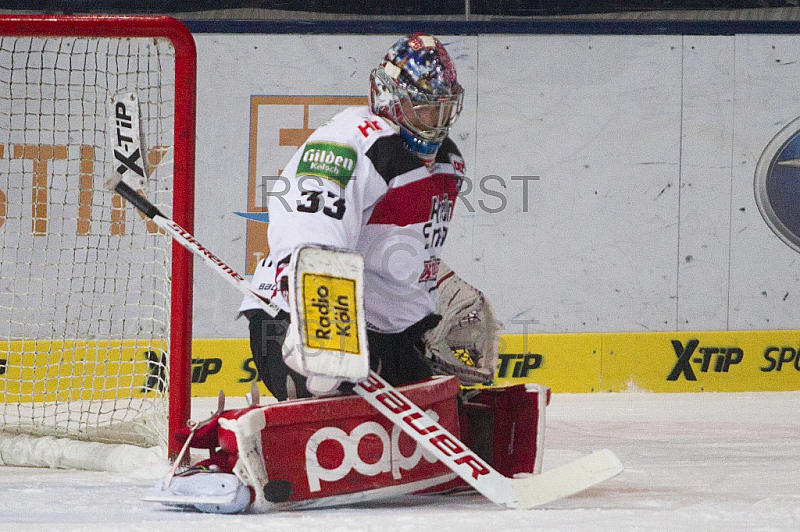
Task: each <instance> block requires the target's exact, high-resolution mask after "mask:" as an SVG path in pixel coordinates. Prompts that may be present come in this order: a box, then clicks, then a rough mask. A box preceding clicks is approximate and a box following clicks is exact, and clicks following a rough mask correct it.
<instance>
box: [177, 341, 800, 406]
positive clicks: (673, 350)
mask: <svg viewBox="0 0 800 532" xmlns="http://www.w3.org/2000/svg"><path fill="white" fill-rule="evenodd" d="M798 352H800V331H798V330H789V331H707V332H677V333H670V332H658V333H587V334H530V335H527V337H525V336H523V335H502V336H501V338H500V356H499V361H498V369H497V379H496V381H497V382H498V383H500V384H518V383H526V382H532V383H538V384H543V385H545V386H550V387H551V388H552V389H553V391H554V392H561V393H586V392H599V391H605V392H608V391H612V392H618V391H638V390H642V391H650V392H700V391H716V392H735V391H783V390H800V360H798ZM256 376H257V372H256V369H255V364H254V363H253V360H252V356H251V354H250V347H249V342H248V340H246V339H224V340H213V339H205V340H195V341H194V343H193V355H192V381H193V384H192V395H193V396H199V397H205V396H209V397H210V396H215V395H216V394H217V393H218V392H219V390H225V393H226V394H227V395H229V396H239V395H244V394H245V393H247V392H248V391H249V390H250V384H251V382H252V381H253V380H255V379H256ZM259 386H260V388H261V391H262V393H267V392H266V389H265V388H264V387H263V385H261V384H259Z"/></svg>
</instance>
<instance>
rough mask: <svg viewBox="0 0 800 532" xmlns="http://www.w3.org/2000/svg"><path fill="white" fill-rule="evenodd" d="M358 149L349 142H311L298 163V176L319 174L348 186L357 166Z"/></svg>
mask: <svg viewBox="0 0 800 532" xmlns="http://www.w3.org/2000/svg"><path fill="white" fill-rule="evenodd" d="M356 158H357V156H356V151H355V150H354V149H353V148H352V147H350V146H348V145H347V144H337V143H335V142H309V143H308V144H306V147H305V148H304V149H303V155H302V156H301V157H300V162H299V163H298V165H297V175H298V176H317V177H321V178H324V179H329V180H331V181H333V182H335V183H338V184H339V185H340V186H342V187H343V188H344V187H346V186H347V183H348V182H349V181H350V178H351V177H353V172H354V171H355V168H356Z"/></svg>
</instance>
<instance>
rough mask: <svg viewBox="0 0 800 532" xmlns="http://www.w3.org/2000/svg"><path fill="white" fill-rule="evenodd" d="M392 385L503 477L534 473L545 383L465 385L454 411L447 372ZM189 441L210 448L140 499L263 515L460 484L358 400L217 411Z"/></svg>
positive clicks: (454, 390) (454, 384)
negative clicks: (469, 387) (204, 456)
mask: <svg viewBox="0 0 800 532" xmlns="http://www.w3.org/2000/svg"><path fill="white" fill-rule="evenodd" d="M399 390H400V391H401V392H402V393H403V395H405V396H406V397H408V398H409V399H410V400H411V401H413V402H414V403H416V404H417V405H419V406H420V407H421V408H422V409H423V410H425V411H426V412H427V413H429V414H430V415H431V416H432V417H433V418H434V419H438V422H439V423H440V424H441V425H442V426H443V427H445V428H446V429H448V430H449V431H450V432H452V433H453V435H454V436H456V437H458V438H460V439H461V440H462V441H463V442H464V443H466V444H467V445H469V446H470V447H471V448H472V449H473V450H474V451H475V452H476V453H477V454H478V455H479V456H481V458H483V459H484V460H486V461H487V462H488V463H489V464H491V465H493V466H494V467H495V468H496V469H498V471H499V472H501V473H503V474H504V475H506V476H513V475H515V474H518V473H535V472H538V467H539V463H540V460H541V449H542V442H543V436H544V432H543V431H544V408H545V405H546V404H547V402H548V400H549V390H548V389H546V388H543V387H540V386H533V387H531V386H528V387H527V388H526V386H525V385H518V386H511V387H507V388H485V389H477V390H471V391H469V392H468V393H467V394H466V395H465V397H467V400H466V401H464V402H463V403H462V405H461V408H459V404H458V403H459V399H458V396H459V390H460V387H459V384H458V381H457V379H455V378H454V377H434V378H432V379H429V380H426V381H423V382H420V383H416V384H411V385H407V386H403V387H401V388H399ZM417 428H418V430H422V431H424V430H425V427H423V426H419V427H417ZM189 434H190V431H189V430H188V429H187V430H186V431H185V432H184V433H182V434H181V435H180V436H179V437H180V438H182V439H184V440H185V439H186V438H187V437H188V436H189ZM446 444H447V443H446V442H444V441H443V442H440V445H446ZM189 447H191V448H195V449H205V450H208V452H209V456H208V458H207V459H204V460H203V461H201V462H199V463H197V464H196V465H195V466H194V467H192V468H191V469H189V470H187V471H185V472H184V473H181V474H178V475H177V476H176V477H174V478H172V479H171V481H169V483H168V484H169V485H166V484H167V482H166V481H162V482H161V483H159V485H158V486H157V487H156V488H155V490H154V492H153V493H152V494H151V495H150V496H149V497H146V499H145V500H150V501H154V502H161V503H163V504H167V505H171V506H179V507H192V508H197V509H200V510H201V511H206V512H218V513H235V512H242V511H245V510H248V509H249V510H251V511H256V512H266V511H271V510H285V509H301V508H312V507H323V506H333V505H340V504H349V503H355V502H363V501H369V500H377V499H383V498H389V497H394V496H398V495H403V494H408V493H415V492H440V491H445V490H450V489H453V488H457V487H460V486H465V484H464V482H463V481H462V480H461V479H459V478H458V477H456V475H455V474H454V473H453V472H452V471H451V470H450V469H449V468H448V467H447V466H445V465H444V464H442V463H441V462H439V461H437V460H436V459H435V458H433V457H432V456H430V455H429V454H428V453H427V452H425V451H424V450H423V449H422V447H420V446H419V445H418V444H417V443H416V442H415V441H414V440H412V439H411V438H410V437H409V436H407V435H406V434H404V433H403V432H402V431H401V430H400V429H399V428H398V427H397V426H396V425H393V424H392V423H391V422H390V421H388V420H387V419H386V418H385V417H384V416H382V415H380V414H379V413H378V412H376V411H375V410H374V409H373V408H372V407H371V406H369V405H368V404H367V403H366V402H364V401H363V400H362V399H361V398H360V397H357V396H342V397H333V398H314V399H306V400H298V401H288V402H283V403H277V404H272V405H268V406H251V407H249V408H246V409H242V410H228V411H224V412H222V413H219V414H216V415H214V416H213V417H212V419H211V420H209V421H208V422H207V423H204V424H203V425H202V428H201V429H199V430H196V431H195V432H194V433H193V437H192V439H191V441H190V442H189Z"/></svg>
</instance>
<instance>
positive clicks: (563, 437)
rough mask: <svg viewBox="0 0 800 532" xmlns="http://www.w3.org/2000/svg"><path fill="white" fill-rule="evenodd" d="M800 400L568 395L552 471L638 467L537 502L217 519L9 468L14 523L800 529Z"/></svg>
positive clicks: (469, 500)
mask: <svg viewBox="0 0 800 532" xmlns="http://www.w3.org/2000/svg"><path fill="white" fill-rule="evenodd" d="M798 405H800V392H783V393H738V394H729V393H700V394H649V393H620V394H591V395H570V394H554V395H553V400H552V403H551V405H550V407H549V408H548V410H547V415H548V418H547V435H546V438H545V455H544V467H543V468H544V469H545V470H547V469H550V468H552V467H555V466H557V465H560V464H561V463H564V462H566V461H569V460H571V459H574V458H577V457H578V456H580V455H583V454H587V453H589V452H591V451H593V450H595V449H600V448H604V447H607V448H609V449H611V450H613V451H614V452H615V453H616V454H617V456H619V458H620V460H622V463H623V464H624V465H625V467H626V470H625V471H624V472H623V473H622V474H621V475H619V476H618V477H616V478H614V479H611V480H609V481H608V482H606V483H604V484H602V485H600V486H598V487H596V488H593V489H591V490H589V491H586V492H584V493H582V494H579V495H576V496H573V497H571V498H568V499H564V500H561V501H558V502H555V503H551V504H549V505H547V506H546V507H545V508H541V509H536V510H517V511H515V510H506V509H504V508H501V507H499V506H495V505H493V504H491V503H490V502H488V501H487V500H485V499H483V498H482V497H481V496H479V495H477V494H475V493H470V494H462V495H456V496H407V497H403V498H400V499H396V500H393V501H391V502H384V503H381V504H375V503H372V504H369V505H362V506H351V507H345V508H336V509H324V510H308V511H302V512H283V513H275V514H261V515H234V516H225V515H212V514H200V513H193V512H179V511H174V510H170V509H167V508H166V507H163V506H161V505H159V504H154V503H146V502H143V501H141V500H140V498H141V497H142V496H144V495H145V494H146V493H148V492H149V490H150V488H151V487H152V485H153V484H154V481H151V480H142V479H135V478H131V477H127V476H121V475H119V474H112V473H97V472H78V471H65V470H45V469H35V468H20V467H0V512H1V514H2V518H0V530H3V531H5V530H12V531H14V532H17V531H27V530H32V531H33V530H35V531H37V532H42V531H44V530H85V531H99V530H143V531H148V532H154V531H159V530H164V531H170V532H175V531H177V530H187V529H191V528H193V527H198V526H202V527H203V528H202V530H229V531H235V532H240V531H247V530H259V531H262V532H263V531H264V530H268V531H270V532H274V531H277V530H292V531H298V530H302V531H304V532H305V531H316V530H320V531H323V530H324V531H325V532H336V531H353V530H375V531H380V532H388V531H395V530H408V531H417V530H447V531H448V532H455V531H478V530H496V531H501V530H502V531H506V530H526V531H538V530H542V531H544V530H546V531H569V532H574V531H587V530H588V531H599V532H603V531H614V532H619V531H632V530H643V531H648V530H670V531H673V530H674V531H683V530H695V531H744V530H747V531H751V530H758V531H790V530H800V416H798V415H797V408H798ZM211 409H212V408H211V407H209V408H207V409H205V410H208V411H210V410H211ZM205 410H197V414H196V415H197V417H202V414H205Z"/></svg>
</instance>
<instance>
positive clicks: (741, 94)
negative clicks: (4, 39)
mask: <svg viewBox="0 0 800 532" xmlns="http://www.w3.org/2000/svg"><path fill="white" fill-rule="evenodd" d="M441 38H442V40H443V41H444V42H446V43H447V46H448V49H449V50H450V52H451V55H453V57H454V59H455V61H456V65H457V68H458V70H459V76H460V80H461V82H462V84H463V85H464V86H465V88H466V91H467V99H466V102H465V109H464V113H463V115H462V117H461V119H460V120H459V122H458V123H457V124H456V126H455V128H454V130H453V132H452V137H453V138H454V140H456V142H457V143H458V144H459V146H460V148H461V149H462V152H463V154H464V156H465V159H466V163H467V168H468V174H469V176H470V183H471V185H472V187H471V191H470V192H469V193H468V194H466V195H465V197H464V201H460V202H459V204H458V206H457V208H456V216H455V219H454V222H453V226H452V230H451V233H450V236H449V237H448V244H447V246H446V251H445V260H446V261H447V262H449V263H450V264H451V265H452V266H453V267H454V268H455V269H456V270H457V271H458V272H459V273H460V274H461V275H462V276H463V277H465V278H466V279H467V280H469V281H470V282H472V283H473V284H475V285H476V286H478V287H479V288H481V289H482V290H484V291H485V292H486V293H487V294H488V296H489V297H490V298H491V300H492V301H493V303H494V306H495V309H496V311H497V314H498V317H499V319H500V320H502V321H503V322H504V325H505V329H504V332H510V333H521V332H523V331H524V330H525V329H527V331H528V332H615V331H620V332H622V331H674V330H678V331H692V330H726V329H742V330H749V329H794V328H797V327H798V323H800V306H798V305H797V304H796V303H795V301H796V299H797V298H798V297H800V290H799V289H800V279H799V278H798V273H797V272H798V270H797V259H798V256H797V253H796V252H795V251H793V250H792V249H790V248H789V247H788V246H787V245H785V244H784V243H782V242H781V241H780V240H779V239H778V238H777V237H776V236H774V235H773V233H772V232H771V230H770V229H769V228H768V227H767V225H766V223H765V222H764V221H763V220H762V218H761V215H760V213H759V211H758V208H757V206H756V203H755V198H754V194H753V176H754V171H755V167H756V163H757V162H758V159H759V157H760V156H761V153H762V152H763V151H764V148H765V147H766V145H767V143H768V142H769V141H770V140H771V139H772V138H773V137H774V136H775V135H776V134H777V133H778V131H780V129H781V128H782V127H783V126H784V125H786V124H787V123H788V122H790V121H791V120H793V119H794V118H796V117H797V116H798V115H800V90H798V87H800V63H797V62H796V55H797V54H798V53H800V52H798V51H797V50H800V36H792V35H782V36H771V35H737V36H680V35H666V36H647V35H644V36H628V35H625V36H623V35H514V36H508V35H480V36H458V37H449V36H443V37H441ZM195 40H196V42H197V48H198V62H199V66H198V70H199V72H198V142H197V186H196V189H197V197H196V205H197V206H196V223H195V232H196V234H197V236H198V238H199V239H200V241H201V242H203V243H204V244H205V245H207V247H209V248H211V249H212V250H214V252H215V253H217V254H218V255H219V256H220V257H221V258H222V259H223V260H225V261H227V262H229V263H230V264H231V265H232V266H233V267H234V268H236V269H239V270H241V271H243V270H244V263H245V258H244V254H245V252H246V249H245V239H246V235H245V222H244V220H243V219H241V218H239V217H237V216H235V215H234V214H233V212H234V211H242V210H246V202H247V190H246V187H247V180H248V171H249V162H250V161H249V157H250V142H251V139H250V98H251V96H253V95H365V94H366V92H367V79H368V76H369V72H370V70H371V69H372V68H373V67H374V66H376V65H377V63H378V62H379V61H380V59H381V58H382V56H383V54H384V53H385V50H386V49H387V48H388V47H389V46H390V45H391V44H392V42H393V41H394V40H395V36H387V35H367V36H364V35H360V36H355V35H327V36H290V35H221V34H198V35H195ZM281 149H282V150H284V151H286V155H285V158H286V159H288V157H289V156H290V154H291V152H292V149H291V148H285V147H284V148H281ZM276 164H277V165H278V166H280V164H282V162H281V161H276ZM503 185H505V187H503ZM526 187H527V195H525V194H524V193H525V192H526ZM195 273H196V279H195V318H194V331H195V337H198V338H203V337H241V336H246V335H247V330H246V325H245V323H244V322H243V321H239V322H234V321H233V316H234V315H235V312H236V309H237V307H238V303H239V296H238V295H237V293H236V292H235V291H233V290H232V289H230V288H229V287H228V286H227V285H226V283H225V282H224V281H222V280H219V279H217V278H216V277H215V276H214V275H213V274H212V273H210V272H208V271H206V270H205V269H204V268H203V267H202V266H201V265H199V264H198V265H197V267H196V268H195Z"/></svg>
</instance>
